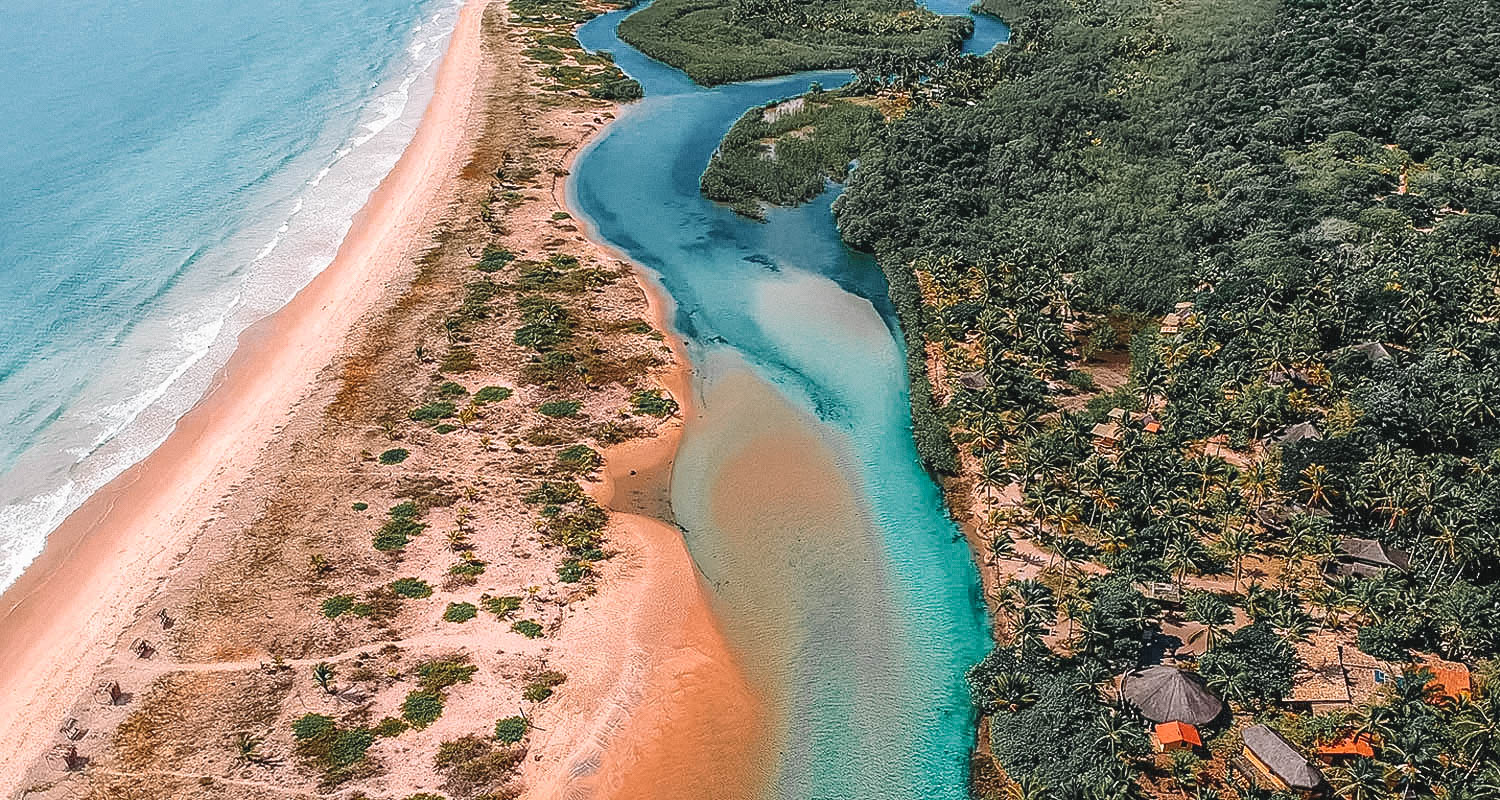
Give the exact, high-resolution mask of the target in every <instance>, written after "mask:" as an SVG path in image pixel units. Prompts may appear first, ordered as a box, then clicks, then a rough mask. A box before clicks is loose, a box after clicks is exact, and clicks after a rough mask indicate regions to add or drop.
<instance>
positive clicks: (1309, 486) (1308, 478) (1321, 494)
mask: <svg viewBox="0 0 1500 800" xmlns="http://www.w3.org/2000/svg"><path fill="white" fill-rule="evenodd" d="M1298 485H1299V486H1300V487H1301V489H1302V494H1303V495H1304V496H1305V497H1306V499H1307V504H1308V505H1309V506H1312V507H1313V508H1327V507H1328V504H1329V501H1331V500H1332V499H1333V498H1334V497H1336V496H1337V495H1338V492H1337V491H1336V490H1335V489H1334V488H1333V487H1332V486H1330V485H1329V479H1328V467H1326V466H1324V465H1322V464H1308V465H1307V466H1306V467H1304V468H1303V469H1302V480H1301V481H1300V482H1299V484H1298Z"/></svg>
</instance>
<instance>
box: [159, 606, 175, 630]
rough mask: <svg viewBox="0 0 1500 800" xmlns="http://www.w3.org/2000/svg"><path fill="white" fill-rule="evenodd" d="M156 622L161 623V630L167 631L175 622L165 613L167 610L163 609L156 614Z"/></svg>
mask: <svg viewBox="0 0 1500 800" xmlns="http://www.w3.org/2000/svg"><path fill="white" fill-rule="evenodd" d="M156 621H157V622H160V623H161V629H162V630H167V629H168V628H170V627H172V625H173V624H174V623H176V620H174V619H172V617H171V615H169V614H168V613H167V610H166V609H165V608H163V609H162V610H160V611H158V612H156Z"/></svg>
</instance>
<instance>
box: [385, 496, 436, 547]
mask: <svg viewBox="0 0 1500 800" xmlns="http://www.w3.org/2000/svg"><path fill="white" fill-rule="evenodd" d="M387 513H388V515H389V518H388V519H386V521H385V522H384V523H381V525H380V528H379V529H378V530H376V531H375V536H374V544H375V549H376V550H380V551H381V552H386V551H390V550H400V549H401V548H403V547H405V546H406V545H407V544H409V543H410V542H411V539H412V537H414V536H417V535H418V534H420V533H422V531H424V530H426V529H427V526H426V525H425V524H423V523H421V522H418V521H417V516H418V515H419V514H421V509H420V508H418V507H417V504H416V503H413V502H411V501H410V500H408V501H406V502H404V503H400V504H397V505H395V506H392V507H391V510H390V511H389V512H387Z"/></svg>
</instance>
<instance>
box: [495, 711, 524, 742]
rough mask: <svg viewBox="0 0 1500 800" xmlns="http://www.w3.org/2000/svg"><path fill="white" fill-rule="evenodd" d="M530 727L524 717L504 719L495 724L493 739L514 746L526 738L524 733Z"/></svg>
mask: <svg viewBox="0 0 1500 800" xmlns="http://www.w3.org/2000/svg"><path fill="white" fill-rule="evenodd" d="M530 727H531V726H530V725H528V724H527V722H526V718H525V717H506V718H505V719H502V720H500V721H499V722H496V723H495V739H497V740H498V741H501V742H504V743H505V744H515V743H516V742H519V741H521V740H522V739H524V738H526V731H527V730H528V729H529V728H530Z"/></svg>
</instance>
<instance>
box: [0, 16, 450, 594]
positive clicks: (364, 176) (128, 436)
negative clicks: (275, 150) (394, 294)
mask: <svg viewBox="0 0 1500 800" xmlns="http://www.w3.org/2000/svg"><path fill="white" fill-rule="evenodd" d="M461 5H462V3H461V0H454V1H453V2H451V3H450V4H446V5H443V6H441V7H438V8H436V9H435V10H434V11H433V12H432V13H431V15H430V16H429V17H428V18H427V19H425V20H422V21H420V22H419V23H417V24H416V25H414V26H413V28H412V30H411V34H410V40H409V42H408V45H407V47H406V48H405V50H404V52H405V53H406V54H407V56H406V59H405V61H404V62H403V63H401V64H399V65H396V66H397V67H398V69H396V70H394V71H393V74H392V75H391V76H390V77H388V78H386V79H385V80H384V81H380V82H377V83H376V84H375V85H374V86H373V87H372V89H373V94H372V96H371V97H370V98H369V100H367V101H366V103H365V106H364V109H363V111H362V112H361V113H360V115H359V116H360V119H359V121H358V123H357V126H356V127H355V129H354V131H353V132H351V133H350V134H349V135H348V136H347V137H346V138H345V139H344V141H343V142H341V143H338V145H337V146H336V147H335V148H333V150H332V152H327V151H325V154H324V155H322V156H321V159H322V162H323V163H322V164H321V165H318V166H316V168H311V167H308V166H304V167H302V169H303V170H305V171H304V172H303V173H302V174H303V175H307V174H308V173H311V177H308V178H306V179H302V178H298V179H297V183H296V184H295V186H296V187H297V190H296V191H295V192H292V193H284V194H283V195H282V199H280V200H278V199H277V198H275V197H267V198H264V200H263V203H262V208H263V209H264V210H265V212H266V213H267V214H274V213H276V209H277V208H278V207H279V208H280V209H282V210H281V211H280V212H279V218H280V223H279V224H278V225H277V226H276V227H275V228H274V229H271V230H270V231H269V234H270V235H269V236H266V237H265V238H262V239H261V240H260V241H259V243H258V244H257V243H252V242H250V241H246V237H247V236H254V235H255V234H254V233H253V231H254V230H255V229H256V228H258V229H259V230H261V231H266V230H267V227H266V226H265V225H264V223H263V222H260V220H263V219H264V217H261V218H260V219H252V220H251V227H250V228H249V229H247V230H246V231H244V232H242V235H240V236H236V237H231V240H230V241H229V242H228V243H226V244H225V245H224V246H223V247H222V248H220V249H219V250H218V251H215V252H212V253H209V254H207V255H206V256H205V258H204V259H203V262H204V263H203V264H201V265H195V269H201V270H202V271H203V272H204V273H205V274H208V273H213V274H209V275H208V276H207V277H204V278H203V279H201V280H199V281H198V282H197V283H195V282H194V280H193V278H192V276H189V278H188V279H186V280H185V281H184V284H185V285H184V286H183V287H181V288H180V289H177V290H174V292H172V293H169V294H168V296H166V297H164V298H162V299H161V303H160V308H159V309H157V313H156V314H154V315H150V316H148V319H146V320H144V321H143V322H142V323H141V324H139V325H138V326H136V327H135V328H133V329H131V332H130V333H129V335H128V336H127V337H125V341H122V342H118V343H116V344H117V345H118V348H119V349H120V351H121V352H122V357H121V360H120V361H119V362H117V363H108V364H101V365H98V370H97V374H96V375H95V376H92V377H93V379H92V380H91V381H90V383H89V385H88V386H86V387H84V390H83V392H82V394H81V395H80V396H79V398H78V399H77V401H76V402H75V404H74V406H73V408H72V409H69V410H68V411H67V412H65V413H64V415H63V416H62V417H60V418H59V419H58V420H57V421H56V423H55V424H54V425H52V426H51V427H49V428H48V429H47V431H46V432H45V435H46V436H47V440H46V441H43V442H40V443H39V444H38V446H36V447H33V448H31V449H30V450H29V451H28V452H26V453H24V454H23V455H22V456H21V457H20V461H19V462H18V463H17V464H16V465H14V466H13V467H12V468H11V469H10V470H9V471H8V472H7V474H6V475H5V476H4V477H5V478H6V481H7V482H6V483H5V484H0V492H3V494H0V588H3V587H5V586H8V585H10V584H11V583H12V582H14V581H15V579H16V577H17V576H19V575H20V573H21V571H22V570H23V569H24V568H25V566H26V565H27V564H29V563H31V561H32V560H34V559H35V558H36V556H37V555H39V554H40V553H41V551H42V547H43V545H44V543H45V540H46V536H47V535H48V534H49V533H50V532H51V531H52V530H53V529H55V528H56V527H57V525H58V524H60V523H61V522H62V521H63V519H65V518H66V517H67V515H68V514H69V513H71V512H72V511H73V510H74V509H76V508H77V507H78V506H79V505H81V504H82V503H83V501H84V500H86V499H87V498H88V496H89V495H90V494H92V493H93V492H94V491H96V490H97V489H98V488H99V487H101V486H103V485H104V484H106V483H108V482H109V481H110V480H112V479H113V478H114V477H116V476H117V475H119V474H120V473H121V472H123V471H124V470H125V469H127V468H129V466H130V465H132V464H134V463H136V462H138V461H140V460H141V459H143V458H145V457H146V456H147V455H149V454H150V453H151V451H153V450H155V449H156V448H157V447H159V446H160V445H161V443H162V442H163V441H165V440H166V438H167V436H168V434H170V432H171V430H172V428H173V427H174V426H175V424H176V421H177V419H179V418H180V417H181V415H182V414H184V413H186V412H187V410H188V409H190V408H191V407H192V405H193V404H194V403H196V402H197V400H198V399H199V398H200V397H201V396H202V394H203V392H204V391H205V390H206V389H207V387H208V386H209V384H210V382H211V380H212V378H213V375H214V373H215V372H216V371H217V370H218V369H219V368H220V367H222V366H223V364H224V363H225V362H227V361H228V358H229V355H230V354H231V353H232V351H233V348H234V344H235V341H236V340H237V338H238V336H239V334H240V333H241V332H243V331H244V330H245V328H247V327H248V326H249V325H250V324H252V323H253V322H255V321H256V320H258V319H260V318H262V317H264V316H266V315H267V314H270V313H271V312H273V311H275V310H276V309H277V308H280V307H281V306H282V305H284V304H285V303H286V302H287V301H288V300H290V299H291V297H292V296H293V295H295V294H296V292H297V291H299V290H300V289H301V288H302V287H303V286H305V285H306V284H307V283H308V282H309V281H310V280H312V278H313V277H315V276H316V275H317V273H318V272H320V271H322V269H323V268H324V267H326V266H327V265H328V264H329V263H330V262H331V261H332V259H333V256H334V255H335V253H336V252H337V250H338V246H339V244H340V242H341V241H342V240H343V237H344V234H345V233H347V231H348V229H349V227H350V225H351V224H352V221H353V218H354V216H355V215H356V214H357V213H358V211H359V209H360V208H361V207H362V206H363V205H364V202H365V199H366V198H367V197H368V196H369V194H370V192H371V191H373V190H374V188H375V186H376V185H378V184H379V182H380V180H381V179H382V178H384V176H385V175H386V173H388V172H389V171H390V169H391V167H393V166H394V165H395V163H396V161H397V160H398V159H399V157H400V154H401V152H402V151H403V150H404V149H405V147H406V145H407V143H408V142H409V141H410V140H411V136H412V135H413V134H414V133H415V131H416V127H417V124H418V123H419V122H420V119H421V115H422V112H423V110H424V109H425V107H426V103H427V99H428V98H429V97H430V96H431V91H432V85H433V82H434V80H435V77H436V70H437V64H438V62H439V61H440V59H441V56H442V52H443V50H444V49H445V47H442V46H438V45H440V43H442V42H443V41H444V40H446V39H447V37H448V36H449V35H450V34H451V32H452V29H453V25H454V23H455V22H456V21H457V12H458V9H459V7H460V6H461ZM433 31H436V33H432V32H433ZM423 32H426V33H428V35H426V36H421V37H419V36H418V34H419V33H423ZM308 155H309V157H312V158H317V157H318V156H317V154H316V153H309V154H308ZM355 156H358V157H355ZM283 191H284V190H283ZM271 218H272V219H276V217H274V216H273V217H271ZM257 223H259V224H257ZM215 271H217V272H215ZM224 276H232V277H234V278H235V281H236V282H235V283H232V284H230V285H227V286H226V285H224V284H223V283H222V282H220V281H218V280H215V277H224ZM127 356H128V357H127ZM58 456H65V457H66V458H67V459H68V461H67V462H65V463H64V464H60V465H59V464H57V463H56V459H57V457H58ZM16 476H19V477H18V479H17V480H14V481H12V480H11V478H12V477H16ZM30 476H50V477H47V478H46V479H43V478H32V477H30Z"/></svg>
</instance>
